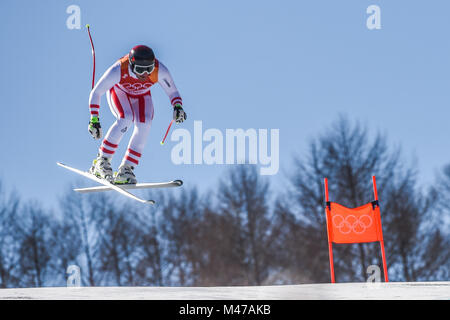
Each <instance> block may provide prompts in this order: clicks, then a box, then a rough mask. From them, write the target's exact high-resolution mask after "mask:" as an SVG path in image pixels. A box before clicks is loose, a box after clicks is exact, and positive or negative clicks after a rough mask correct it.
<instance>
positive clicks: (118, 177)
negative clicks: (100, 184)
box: [114, 164, 137, 184]
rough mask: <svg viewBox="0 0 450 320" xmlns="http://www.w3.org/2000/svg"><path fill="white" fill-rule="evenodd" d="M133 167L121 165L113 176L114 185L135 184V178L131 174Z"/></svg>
mask: <svg viewBox="0 0 450 320" xmlns="http://www.w3.org/2000/svg"><path fill="white" fill-rule="evenodd" d="M133 170H134V167H133V166H131V165H129V164H122V165H121V166H120V167H119V170H118V171H117V172H116V173H115V175H114V183H115V184H136V183H137V180H136V176H135V175H134V173H133Z"/></svg>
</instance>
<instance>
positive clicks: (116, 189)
mask: <svg viewBox="0 0 450 320" xmlns="http://www.w3.org/2000/svg"><path fill="white" fill-rule="evenodd" d="M56 164H57V165H58V166H60V167H63V168H65V169H67V170H70V171H72V172H75V173H78V174H79V175H82V176H84V177H86V178H88V179H91V180H92V181H95V182H97V183H100V184H103V185H104V186H105V187H109V188H111V189H112V190H115V191H117V192H119V193H121V194H122V195H124V196H126V197H128V198H131V199H133V200H136V201H139V202H141V203H146V204H155V201H154V200H144V199H141V198H139V197H137V196H135V195H134V194H132V193H130V192H128V191H126V190H124V189H123V188H120V187H119V186H117V185H115V184H112V183H109V182H108V181H106V180H103V179H100V178H97V177H96V176H94V175H93V174H91V173H89V172H86V171H82V170H79V169H76V168H72V167H70V166H68V165H66V164H64V163H61V162H57V163H56Z"/></svg>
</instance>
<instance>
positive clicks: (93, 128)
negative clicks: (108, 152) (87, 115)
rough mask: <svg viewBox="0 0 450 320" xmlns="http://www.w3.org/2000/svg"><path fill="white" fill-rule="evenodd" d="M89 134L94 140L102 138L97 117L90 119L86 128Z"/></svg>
mask: <svg viewBox="0 0 450 320" xmlns="http://www.w3.org/2000/svg"><path fill="white" fill-rule="evenodd" d="M88 130H89V133H90V134H91V136H92V137H93V138H94V139H101V138H102V126H101V125H100V119H99V118H97V117H91V120H90V121H89V127H88Z"/></svg>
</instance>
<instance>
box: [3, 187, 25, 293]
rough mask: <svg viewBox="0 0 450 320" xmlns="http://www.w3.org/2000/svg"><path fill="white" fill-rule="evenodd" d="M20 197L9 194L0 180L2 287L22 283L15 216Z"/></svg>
mask: <svg viewBox="0 0 450 320" xmlns="http://www.w3.org/2000/svg"><path fill="white" fill-rule="evenodd" d="M19 205H20V201H19V198H18V197H17V196H16V195H15V194H13V193H11V194H8V193H7V191H6V190H5V188H4V186H3V185H2V182H1V181H0V287H2V288H7V287H17V286H19V284H20V272H19V270H18V267H17V266H18V262H19V260H20V256H19V255H18V254H17V251H18V248H19V243H18V242H17V241H16V238H15V234H16V230H15V225H14V223H13V221H14V217H15V216H16V214H17V213H18V211H19Z"/></svg>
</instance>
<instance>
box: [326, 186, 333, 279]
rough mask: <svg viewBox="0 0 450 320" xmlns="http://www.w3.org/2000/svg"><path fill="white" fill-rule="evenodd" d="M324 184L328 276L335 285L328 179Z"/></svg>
mask: <svg viewBox="0 0 450 320" xmlns="http://www.w3.org/2000/svg"><path fill="white" fill-rule="evenodd" d="M324 184H325V214H326V218H327V235H328V255H329V257H330V276H331V283H335V279H334V263H333V243H332V242H331V241H330V239H331V237H330V232H331V230H330V228H329V223H331V221H330V219H331V217H330V208H329V207H328V202H329V201H330V200H329V198H328V179H327V178H325V179H324Z"/></svg>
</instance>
